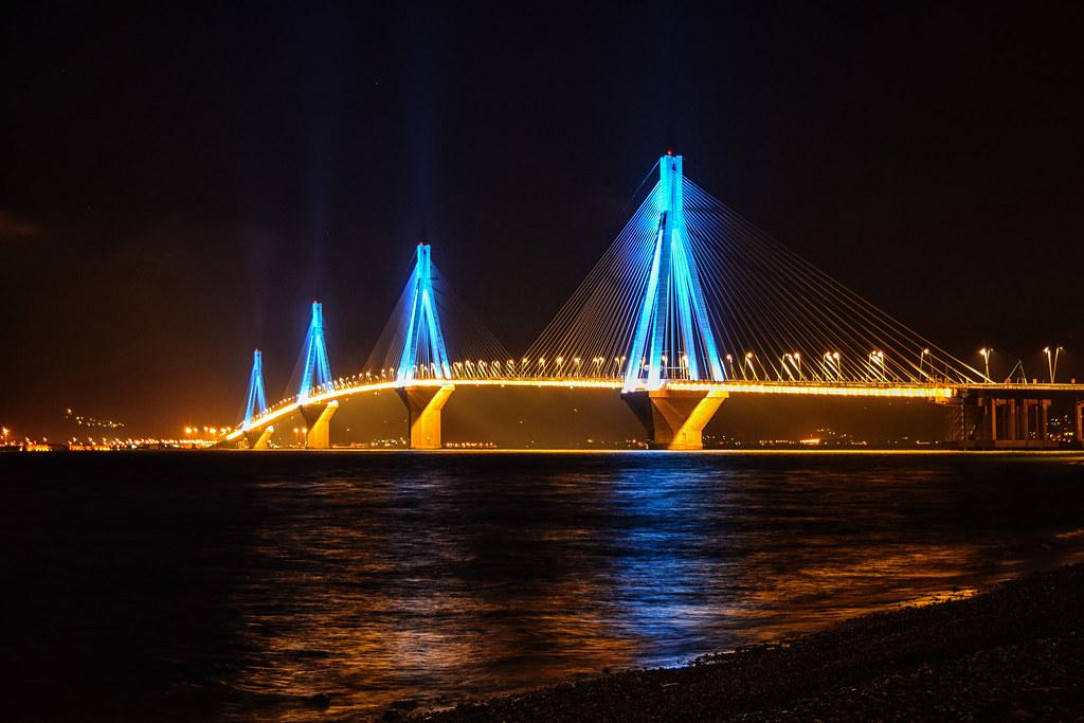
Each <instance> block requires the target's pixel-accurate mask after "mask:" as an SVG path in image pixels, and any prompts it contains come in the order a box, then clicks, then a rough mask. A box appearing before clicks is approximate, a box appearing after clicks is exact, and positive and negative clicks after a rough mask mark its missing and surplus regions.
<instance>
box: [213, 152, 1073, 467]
mask: <svg viewBox="0 0 1084 723" xmlns="http://www.w3.org/2000/svg"><path fill="white" fill-rule="evenodd" d="M682 161H683V159H682V157H681V156H676V155H672V154H669V153H668V154H667V155H665V156H663V157H662V158H660V159H659V162H658V164H657V169H658V181H657V183H656V184H655V185H654V186H653V187H652V189H651V190H650V191H649V192H648V193H647V194H646V196H645V197H644V198H643V199H642V201H641V202H640V204H639V206H638V208H637V209H636V211H635V212H634V213H633V214H632V217H631V218H630V219H629V221H628V222H627V223H626V224H625V226H624V228H623V229H622V230H621V231H620V232H619V233H618V234H617V237H616V238H615V239H614V241H613V243H612V244H611V245H610V246H609V248H608V249H607V250H606V251H605V253H604V254H603V255H602V257H601V259H600V260H599V261H598V263H597V264H596V265H595V267H594V268H593V269H592V270H591V272H590V273H589V274H588V275H587V277H586V278H585V280H584V281H583V283H582V284H581V285H580V287H579V288H578V289H577V290H576V292H575V293H574V294H573V295H572V297H571V298H570V299H569V300H568V301H567V302H566V303H565V305H564V306H563V307H562V308H561V310H560V311H559V312H558V314H557V315H556V316H555V317H554V319H553V320H552V321H551V322H550V323H549V324H548V325H547V326H546V328H545V329H544V330H543V332H542V333H541V334H540V335H539V337H538V339H537V340H536V341H535V342H534V343H533V344H532V345H531V346H530V348H529V349H528V350H527V351H526V352H525V353H524V354H522V355H517V356H512V355H510V354H509V353H508V352H507V351H505V350H504V348H503V347H502V345H501V344H500V343H499V342H498V341H497V340H496V339H495V338H494V337H493V336H492V334H490V333H489V332H488V331H486V330H485V328H484V327H483V326H482V325H481V324H479V323H477V322H474V321H472V320H471V319H470V318H469V316H465V315H462V314H460V313H458V312H459V311H461V309H458V305H457V304H455V302H454V300H453V299H452V298H451V296H450V292H449V291H448V290H447V288H446V286H445V285H444V284H442V283H441V279H440V276H439V274H438V273H437V271H436V267H435V266H434V264H433V261H432V258H431V253H432V251H431V248H430V246H429V245H428V244H425V243H421V244H419V245H418V247H417V249H416V252H415V259H414V266H413V271H412V273H411V275H410V277H409V279H408V281H407V284H406V286H405V287H404V289H403V293H402V295H401V296H400V299H399V302H398V304H397V305H396V307H395V309H394V310H393V313H392V314H391V317H390V318H389V321H388V323H387V326H386V327H385V330H384V332H383V333H382V334H381V337H380V339H379V340H378V342H377V344H376V345H375V347H374V350H373V353H372V354H371V355H370V357H369V359H368V362H367V364H366V367H365V369H364V371H363V372H361V373H358V374H354V375H351V376H349V377H337V378H336V377H334V376H333V375H332V373H331V366H330V363H329V361H328V355H327V343H326V338H325V328H324V321H323V310H322V307H321V305H320V304H319V303H318V302H314V303H313V305H312V318H311V322H310V324H309V329H308V332H307V334H306V338H305V342H304V345H303V349H302V357H301V359H302V361H301V374H300V383H299V385H298V387H297V388H296V391H294V392H293V393H292V394H291V396H289V397H287V398H285V399H283V400H281V401H279V402H277V403H276V404H274V405H272V406H268V405H267V401H266V393H265V389H264V384H263V362H262V358H261V355H260V352H259V351H257V352H256V354H255V357H254V362H253V368H252V372H251V375H250V380H249V390H248V394H247V397H246V402H245V407H244V414H243V419H242V421H241V423H240V424H239V426H238V427H237V428H235V429H232V430H229V431H228V433H226V434H225V435H224V437H223V442H228V443H239V444H240V445H241V446H247V447H249V448H252V449H265V448H268V446H269V443H270V439H271V434H272V432H273V431H274V426H275V425H276V424H280V423H281V422H282V421H284V420H285V419H286V418H288V417H289V416H291V415H295V414H300V415H301V416H302V417H304V419H305V425H306V426H305V430H306V432H305V433H306V445H307V446H308V447H310V448H314V449H323V448H327V447H329V446H330V424H331V420H332V418H333V417H334V415H335V412H336V410H337V409H338V407H339V405H340V404H341V403H343V402H344V401H346V400H348V399H351V398H354V397H360V396H364V395H366V394H371V393H374V392H379V391H384V390H395V391H396V392H397V393H398V395H399V396H400V397H401V399H402V400H403V403H404V404H405V405H406V408H407V411H408V419H409V427H410V435H409V436H410V446H411V447H412V448H414V449H437V448H439V447H440V446H441V411H442V409H443V408H444V405H445V404H446V403H447V402H448V400H449V399H450V397H451V395H452V393H453V392H454V391H455V388H456V387H457V386H497V387H532V388H536V389H539V390H542V391H545V390H546V389H548V388H555V387H561V388H571V389H589V388H594V389H598V388H603V389H612V390H613V392H614V393H615V394H620V395H621V397H622V398H623V399H624V401H625V402H626V403H627V404H628V406H629V407H630V409H631V410H632V411H633V412H634V413H635V414H636V416H637V417H638V418H639V419H640V421H641V422H642V423H643V425H644V427H645V429H646V431H647V433H648V437H649V439H650V441H651V443H652V444H653V445H654V446H657V447H663V448H669V449H700V448H701V447H702V432H703V429H704V426H705V425H706V424H707V423H708V422H709V421H710V420H711V418H712V417H713V416H714V415H715V413H716V412H717V411H718V409H719V408H720V406H721V405H722V404H723V402H724V401H725V400H726V399H727V398H729V397H730V396H731V395H742V394H745V395H802V396H825V397H828V396H830V397H848V398H856V399H860V398H869V397H886V398H901V399H925V400H929V401H932V402H936V403H939V404H942V405H945V406H946V408H947V409H948V410H949V412H950V413H949V418H950V420H951V421H950V437H951V438H952V439H954V440H955V441H957V442H958V443H960V445H961V446H979V447H1039V448H1042V447H1046V446H1051V443H1050V442H1049V434H1048V414H1049V408H1050V405H1051V403H1052V401H1053V400H1054V399H1056V398H1065V399H1068V400H1070V401H1071V402H1072V403H1073V404H1074V405H1075V406H1074V407H1073V409H1075V424H1076V426H1075V429H1076V439H1077V441H1078V442H1084V429H1082V410H1084V385H1079V384H1075V383H1073V384H1057V383H1054V378H1055V374H1054V368H1053V367H1052V368H1051V373H1050V377H1051V382H1050V383H1048V384H1039V383H1035V382H1034V381H1033V382H1032V383H1027V380H1026V379H1022V380H1019V381H1017V382H1012V381H1006V382H1000V383H999V382H995V381H994V380H993V379H991V378H990V374H989V370H988V366H986V367H984V369H981V370H980V369H978V368H976V367H973V366H971V365H969V364H967V363H965V362H964V361H962V360H960V359H958V358H956V357H954V356H952V355H951V354H950V353H948V352H946V351H944V350H943V349H942V348H940V347H938V346H937V345H935V344H933V343H932V342H930V341H929V340H927V339H925V338H924V337H922V336H921V335H920V334H918V333H917V332H915V331H913V330H911V329H910V328H908V327H907V326H905V325H903V324H901V323H900V322H898V321H897V320H895V319H894V318H892V317H891V316H890V315H889V314H887V313H886V312H884V311H882V310H880V309H879V308H877V307H875V306H874V305H872V304H871V303H869V302H868V301H866V300H865V299H863V298H862V297H860V296H858V295H857V294H855V293H854V292H852V291H850V290H849V289H847V288H845V287H844V286H842V285H841V284H839V283H838V282H836V281H835V280H833V279H832V278H831V277H829V276H828V275H826V274H825V273H823V272H822V271H820V270H819V269H817V268H816V267H814V266H813V265H811V264H809V263H808V262H806V261H804V260H803V259H802V258H801V257H799V256H798V255H797V254H795V253H794V252H792V251H790V250H789V249H787V248H786V247H785V246H783V245H782V244H781V243H779V242H778V241H776V240H775V239H773V238H771V237H770V236H768V235H767V234H765V233H763V232H761V231H760V230H759V229H757V228H756V227H754V226H753V225H752V224H751V223H749V222H748V221H746V220H745V219H744V218H742V217H741V216H740V215H738V214H737V213H735V212H734V211H732V210H731V209H729V208H728V207H727V206H726V205H724V204H723V203H722V202H720V201H718V200H717V199H715V198H714V197H712V196H711V195H710V194H709V193H708V192H707V191H705V190H704V189H702V188H700V187H699V186H697V185H696V184H695V183H693V182H692V181H690V180H689V179H688V178H686V177H685V175H684V171H683V163H682ZM652 173H654V169H653V171H652ZM984 354H988V352H987V351H986V350H984ZM1048 355H1049V351H1048ZM986 361H987V362H988V356H987V358H986Z"/></svg>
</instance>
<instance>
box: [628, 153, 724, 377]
mask: <svg viewBox="0 0 1084 723" xmlns="http://www.w3.org/2000/svg"><path fill="white" fill-rule="evenodd" d="M659 169H660V175H661V177H660V179H659V185H658V186H656V187H655V191H654V194H655V197H656V203H657V207H658V210H659V226H658V231H657V232H656V234H655V252H654V255H653V256H652V260H651V272H650V274H649V275H648V282H647V291H646V293H645V294H644V300H643V305H642V306H641V308H640V316H639V321H638V322H637V324H636V331H635V333H634V334H633V338H632V348H631V349H630V350H629V363H628V369H627V371H626V372H625V389H626V390H631V389H635V388H637V387H641V386H645V385H646V386H647V388H648V389H658V388H659V387H661V386H662V383H663V379H664V378H668V377H670V376H671V375H670V374H668V373H667V371H666V370H667V369H668V368H669V369H678V370H679V374H678V376H679V377H681V378H686V379H694V380H698V379H704V378H705V376H706V378H707V379H711V380H715V381H723V380H724V379H725V378H726V377H725V375H724V372H723V365H722V362H721V361H720V359H719V351H718V347H717V346H716V344H715V336H714V334H713V333H712V331H711V324H710V322H709V320H708V312H707V305H706V303H705V301H704V290H703V288H702V287H701V286H700V278H699V276H698V275H697V272H696V262H695V260H694V259H693V254H692V249H691V248H690V246H689V237H688V234H687V233H686V229H685V209H684V205H683V196H682V188H681V186H682V181H683V174H682V168H681V156H672V155H665V156H663V157H662V158H661V159H660V160H659ZM679 341H680V344H681V347H680V348H678V343H679ZM667 345H669V346H667ZM679 354H680V356H678V355H679ZM667 365H669V366H667ZM645 371H646V379H644V378H643V377H644V374H645Z"/></svg>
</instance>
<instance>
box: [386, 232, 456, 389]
mask: <svg viewBox="0 0 1084 723" xmlns="http://www.w3.org/2000/svg"><path fill="white" fill-rule="evenodd" d="M404 311H405V313H406V314H407V317H406V319H405V320H404V321H405V324H406V334H405V335H404V337H403V353H402V354H401V355H400V357H399V369H398V371H397V373H396V380H397V381H399V382H400V383H401V382H406V381H410V380H411V379H414V377H415V375H416V374H417V365H418V364H419V363H422V364H424V365H425V366H426V367H427V368H428V369H430V370H431V373H432V375H433V376H434V377H436V378H438V379H451V377H452V366H451V363H450V362H449V361H448V350H447V348H446V347H445V345H444V332H443V331H442V329H441V325H440V317H439V315H438V314H437V300H436V295H435V294H434V291H433V261H432V257H431V255H430V246H429V243H428V242H426V241H420V242H419V243H418V246H417V252H416V254H415V262H414V272H413V273H412V274H411V276H410V281H408V282H407V303H406V306H405V307H404ZM419 351H420V352H421V354H420V356H419Z"/></svg>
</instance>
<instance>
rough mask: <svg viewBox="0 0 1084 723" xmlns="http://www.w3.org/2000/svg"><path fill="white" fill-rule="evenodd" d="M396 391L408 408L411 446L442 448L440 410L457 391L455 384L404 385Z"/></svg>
mask: <svg viewBox="0 0 1084 723" xmlns="http://www.w3.org/2000/svg"><path fill="white" fill-rule="evenodd" d="M396 391H397V392H398V393H399V398H400V399H402V400H403V403H404V404H405V405H406V408H407V419H408V422H409V424H410V448H411V449H440V448H441V445H442V440H441V436H440V412H441V410H442V409H444V405H445V404H447V403H448V397H450V396H452V392H454V391H455V385H454V384H443V385H441V386H439V387H436V386H433V387H429V386H426V387H403V388H400V389H398V390H396Z"/></svg>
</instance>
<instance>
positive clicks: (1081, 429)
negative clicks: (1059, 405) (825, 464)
mask: <svg viewBox="0 0 1084 723" xmlns="http://www.w3.org/2000/svg"><path fill="white" fill-rule="evenodd" d="M1074 408H1075V409H1076V443H1077V444H1084V400H1081V401H1078V402H1077V403H1076V404H1075V405H1074Z"/></svg>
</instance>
